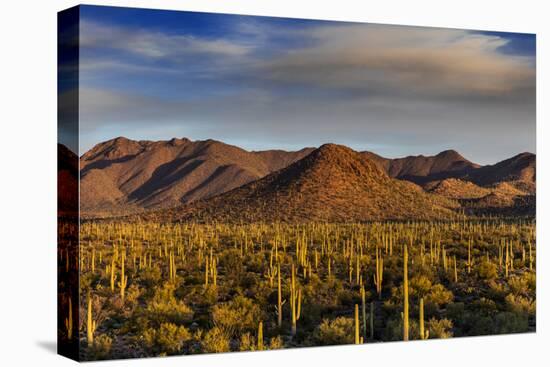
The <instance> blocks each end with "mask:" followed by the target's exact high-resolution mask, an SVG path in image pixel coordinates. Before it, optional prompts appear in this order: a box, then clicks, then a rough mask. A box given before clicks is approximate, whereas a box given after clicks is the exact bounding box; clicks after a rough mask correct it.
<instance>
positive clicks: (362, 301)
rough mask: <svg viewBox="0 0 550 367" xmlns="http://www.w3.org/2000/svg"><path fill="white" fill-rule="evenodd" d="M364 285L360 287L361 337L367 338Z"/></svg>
mask: <svg viewBox="0 0 550 367" xmlns="http://www.w3.org/2000/svg"><path fill="white" fill-rule="evenodd" d="M365 301H366V295H365V287H361V314H362V316H363V338H364V339H365V340H367V304H366V302H365Z"/></svg>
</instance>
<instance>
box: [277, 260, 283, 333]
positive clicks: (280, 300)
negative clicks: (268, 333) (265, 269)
mask: <svg viewBox="0 0 550 367" xmlns="http://www.w3.org/2000/svg"><path fill="white" fill-rule="evenodd" d="M282 325H283V295H282V290H281V264H279V262H278V261H277V326H278V327H279V328H280V327H281V326H282Z"/></svg>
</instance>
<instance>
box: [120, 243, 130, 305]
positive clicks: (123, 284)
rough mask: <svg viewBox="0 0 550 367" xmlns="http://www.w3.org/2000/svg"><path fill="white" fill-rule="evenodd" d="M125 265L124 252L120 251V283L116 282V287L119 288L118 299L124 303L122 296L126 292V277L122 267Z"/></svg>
mask: <svg viewBox="0 0 550 367" xmlns="http://www.w3.org/2000/svg"><path fill="white" fill-rule="evenodd" d="M125 263H126V251H125V250H124V251H122V254H121V257H120V281H119V282H118V287H119V288H120V298H121V299H122V301H124V295H125V293H126V292H125V291H126V286H127V285H128V276H127V275H124V267H125V265H124V264H125Z"/></svg>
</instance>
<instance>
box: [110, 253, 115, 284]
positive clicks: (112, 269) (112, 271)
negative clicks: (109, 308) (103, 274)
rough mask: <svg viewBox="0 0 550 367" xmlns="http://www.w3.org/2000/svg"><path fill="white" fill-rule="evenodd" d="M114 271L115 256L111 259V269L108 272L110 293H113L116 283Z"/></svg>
mask: <svg viewBox="0 0 550 367" xmlns="http://www.w3.org/2000/svg"><path fill="white" fill-rule="evenodd" d="M115 269H116V263H115V255H113V257H112V258H111V267H110V268H109V270H110V271H111V292H114V291H115V281H116V274H115Z"/></svg>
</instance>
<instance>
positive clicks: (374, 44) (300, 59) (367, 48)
mask: <svg viewBox="0 0 550 367" xmlns="http://www.w3.org/2000/svg"><path fill="white" fill-rule="evenodd" d="M305 33H306V35H307V36H309V37H312V38H313V39H315V40H316V44H315V45H313V46H311V47H306V48H303V49H298V50H296V49H294V50H291V51H289V52H288V53H286V54H285V55H283V56H281V57H279V58H276V59H274V60H272V61H270V62H268V63H266V64H265V65H262V71H263V73H264V76H265V77H266V78H268V79H271V80H273V81H276V82H285V83H288V84H296V83H306V84H309V85H312V86H316V87H320V88H334V89H344V90H345V89H348V90H355V91H363V92H365V93H369V94H374V95H376V94H381V95H390V94H394V95H396V96H397V95H401V94H406V95H416V96H418V95H421V96H436V97H441V96H450V97H460V96H468V95H472V94H474V95H479V96H488V97H506V96H509V95H514V96H517V95H518V94H522V93H525V92H526V90H529V89H531V90H533V86H534V81H535V69H534V67H533V59H532V58H531V57H527V56H519V55H504V54H502V53H500V52H499V51H498V50H499V48H501V47H503V46H504V45H506V43H507V42H508V41H507V40H506V39H504V38H501V37H498V36H489V35H480V34H475V33H472V32H469V31H463V30H446V29H430V28H414V27H410V28H405V27H399V26H381V25H343V26H328V27H318V28H314V29H308V30H307V31H305Z"/></svg>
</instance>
